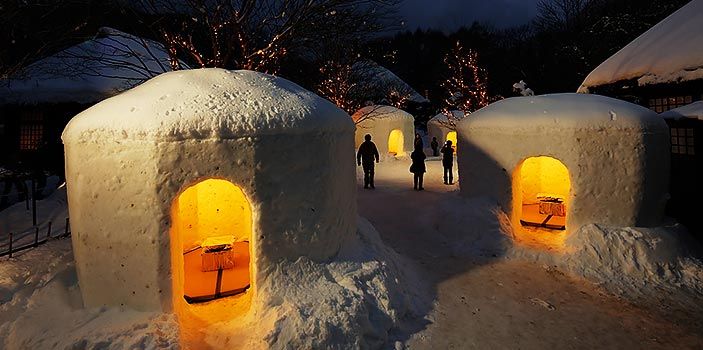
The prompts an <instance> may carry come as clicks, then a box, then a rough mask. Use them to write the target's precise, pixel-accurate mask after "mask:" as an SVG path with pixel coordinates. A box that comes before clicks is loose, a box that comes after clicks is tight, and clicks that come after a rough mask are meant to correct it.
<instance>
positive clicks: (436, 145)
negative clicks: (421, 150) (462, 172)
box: [430, 137, 439, 157]
mask: <svg viewBox="0 0 703 350" xmlns="http://www.w3.org/2000/svg"><path fill="white" fill-rule="evenodd" d="M430 147H432V156H433V157H436V156H438V155H439V142H437V138H436V137H433V138H432V142H430Z"/></svg>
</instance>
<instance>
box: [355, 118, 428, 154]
mask: <svg viewBox="0 0 703 350" xmlns="http://www.w3.org/2000/svg"><path fill="white" fill-rule="evenodd" d="M352 119H353V120H354V123H355V124H356V133H355V137H354V138H355V141H356V147H359V145H361V143H362V142H364V135H366V134H370V135H371V138H372V139H371V141H373V142H374V143H375V144H376V148H378V153H379V154H380V155H381V156H382V157H383V156H385V155H390V156H396V155H398V156H401V155H404V154H405V153H407V152H412V151H413V142H414V139H415V118H413V116H412V115H410V114H409V113H407V112H405V111H403V110H401V109H398V108H395V107H391V106H378V105H377V106H366V107H364V108H362V109H360V110H358V111H357V112H356V113H354V115H352Z"/></svg>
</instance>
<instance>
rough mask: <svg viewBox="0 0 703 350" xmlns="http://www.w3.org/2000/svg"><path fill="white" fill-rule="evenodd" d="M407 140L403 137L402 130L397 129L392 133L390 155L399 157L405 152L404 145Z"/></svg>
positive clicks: (389, 141)
mask: <svg viewBox="0 0 703 350" xmlns="http://www.w3.org/2000/svg"><path fill="white" fill-rule="evenodd" d="M404 142H405V138H404V137H403V132H402V131H400V129H395V130H393V131H391V134H390V135H388V153H391V154H394V155H397V154H400V153H403V152H404V149H403V143H404Z"/></svg>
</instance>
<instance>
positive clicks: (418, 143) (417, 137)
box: [414, 133, 425, 149]
mask: <svg viewBox="0 0 703 350" xmlns="http://www.w3.org/2000/svg"><path fill="white" fill-rule="evenodd" d="M414 146H415V148H417V147H418V146H420V149H423V148H425V145H424V143H423V142H422V136H420V134H417V133H416V134H415V142H414Z"/></svg>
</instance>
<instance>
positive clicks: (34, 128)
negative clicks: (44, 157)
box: [20, 114, 44, 151]
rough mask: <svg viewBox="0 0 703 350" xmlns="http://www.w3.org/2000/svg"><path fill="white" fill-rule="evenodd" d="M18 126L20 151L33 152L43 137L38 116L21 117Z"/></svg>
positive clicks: (42, 128) (40, 118)
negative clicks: (20, 122)
mask: <svg viewBox="0 0 703 350" xmlns="http://www.w3.org/2000/svg"><path fill="white" fill-rule="evenodd" d="M21 120H22V124H21V125H20V150H22V151H34V150H37V149H38V148H39V146H40V145H41V142H42V138H43V136H44V125H43V123H42V117H41V115H40V114H27V115H23V116H22V119H21Z"/></svg>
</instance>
